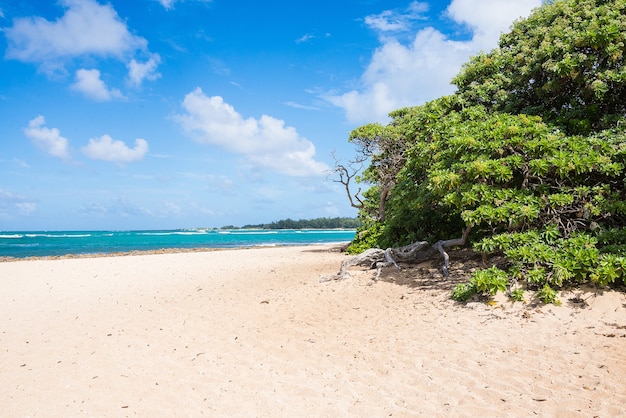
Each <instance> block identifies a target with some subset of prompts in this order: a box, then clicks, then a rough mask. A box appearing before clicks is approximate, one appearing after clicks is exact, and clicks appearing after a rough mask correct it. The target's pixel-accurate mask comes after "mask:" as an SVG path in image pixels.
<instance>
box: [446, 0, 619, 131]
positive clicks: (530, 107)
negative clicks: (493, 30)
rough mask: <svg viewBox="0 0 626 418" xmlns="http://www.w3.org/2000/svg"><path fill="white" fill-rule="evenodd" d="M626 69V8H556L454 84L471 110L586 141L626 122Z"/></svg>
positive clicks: (504, 40) (607, 1)
mask: <svg viewBox="0 0 626 418" xmlns="http://www.w3.org/2000/svg"><path fill="white" fill-rule="evenodd" d="M625 63H626V1H624V0H569V1H564V0H556V1H554V2H551V3H548V4H544V5H543V6H542V7H540V8H538V9H536V10H535V11H534V12H533V13H532V14H531V15H530V16H529V17H528V18H527V19H523V20H519V21H518V22H516V23H515V24H514V25H513V26H512V29H511V31H510V32H509V33H506V34H504V35H502V37H501V38H500V43H499V48H496V49H494V50H493V51H491V52H489V53H483V54H479V55H478V56H476V57H474V58H472V59H471V60H470V61H469V62H468V63H467V64H465V66H464V67H463V70H462V71H461V73H460V74H459V75H457V76H456V78H454V79H453V84H455V85H456V86H457V87H458V94H459V95H461V97H462V98H463V99H464V100H466V101H467V102H468V103H473V104H482V105H484V106H486V107H488V108H489V109H493V110H499V111H504V112H507V113H512V114H518V113H526V114H532V115H540V116H542V117H543V119H544V120H545V121H546V122H549V123H554V124H556V125H559V126H561V127H562V128H564V129H566V130H567V131H568V132H570V133H589V132H591V131H593V130H598V129H604V128H610V127H612V126H615V123H616V122H617V121H618V120H620V119H621V118H623V116H624V114H626V101H624V100H623V98H624V97H626V66H625V65H624V64H625Z"/></svg>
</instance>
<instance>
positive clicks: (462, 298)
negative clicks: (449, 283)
mask: <svg viewBox="0 0 626 418" xmlns="http://www.w3.org/2000/svg"><path fill="white" fill-rule="evenodd" d="M476 293H478V292H477V290H476V286H474V285H473V284H472V283H460V284H457V285H456V286H455V287H454V289H452V296H451V297H452V299H454V300H456V301H457V302H467V301H468V300H469V299H471V298H472V297H474V295H476Z"/></svg>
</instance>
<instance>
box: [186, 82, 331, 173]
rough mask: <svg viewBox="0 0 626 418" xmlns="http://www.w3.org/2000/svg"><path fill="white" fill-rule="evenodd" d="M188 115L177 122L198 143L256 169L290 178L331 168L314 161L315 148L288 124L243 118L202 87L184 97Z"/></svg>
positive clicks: (264, 117) (264, 119) (231, 107)
mask: <svg viewBox="0 0 626 418" xmlns="http://www.w3.org/2000/svg"><path fill="white" fill-rule="evenodd" d="M182 106H183V109H184V110H185V114H182V115H177V116H176V117H175V119H176V120H177V121H178V122H179V123H180V125H181V126H182V128H183V129H184V130H185V131H187V132H188V133H190V134H191V135H192V136H194V137H195V138H196V139H197V140H198V141H199V142H201V143H205V144H211V145H216V146H218V147H221V148H224V149H227V150H229V151H232V152H235V153H237V154H240V155H243V156H245V158H246V159H247V160H248V161H249V162H251V163H252V164H254V165H256V166H260V167H262V168H266V169H270V170H273V171H276V172H279V173H282V174H287V175H290V176H307V175H321V174H323V173H325V172H326V170H328V169H329V167H328V166H327V165H326V164H324V163H321V162H318V161H316V160H315V146H314V145H313V143H311V142H310V141H309V140H308V139H306V138H303V137H301V136H300V135H299V134H298V132H297V131H296V129H295V128H293V127H290V126H285V122H284V121H282V120H279V119H275V118H273V117H271V116H267V115H263V116H261V118H260V119H255V118H252V117H250V118H247V119H244V118H243V116H242V115H241V114H239V113H238V112H237V111H236V110H235V109H234V108H233V106H231V105H229V104H228V103H226V102H224V100H223V99H222V98H221V97H220V96H213V97H208V96H206V95H205V94H204V93H203V92H202V90H201V89H200V88H196V89H195V90H194V91H192V92H191V93H189V94H187V95H186V96H185V99H184V100H183V103H182Z"/></svg>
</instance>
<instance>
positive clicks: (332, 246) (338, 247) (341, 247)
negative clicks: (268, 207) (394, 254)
mask: <svg viewBox="0 0 626 418" xmlns="http://www.w3.org/2000/svg"><path fill="white" fill-rule="evenodd" d="M348 245H350V241H346V242H337V243H314V244H282V245H251V246H241V247H194V248H161V249H156V250H131V251H114V252H98V253H68V254H62V255H42V256H37V255H35V256H28V257H10V256H1V255H0V263H10V262H18V261H36V260H71V259H79V258H105V257H130V256H142V255H159V254H184V253H205V252H216V251H234V250H258V249H268V248H284V247H289V248H297V247H323V249H324V250H326V251H328V252H344V251H345V250H346V248H347V247H348Z"/></svg>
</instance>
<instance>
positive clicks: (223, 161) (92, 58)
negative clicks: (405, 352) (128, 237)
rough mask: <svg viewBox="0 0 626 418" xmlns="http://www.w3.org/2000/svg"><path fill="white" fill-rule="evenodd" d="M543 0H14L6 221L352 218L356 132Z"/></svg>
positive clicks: (1, 80) (32, 224) (153, 223)
mask: <svg viewBox="0 0 626 418" xmlns="http://www.w3.org/2000/svg"><path fill="white" fill-rule="evenodd" d="M540 4H541V1H540V0H452V1H406V0H405V1H396V0H385V1H383V0H342V1H337V0H315V1H310V0H302V1H293V0H290V1H282V0H276V1H266V2H264V1H259V0H252V1H250V0H239V1H235V0H133V1H127V0H108V1H105V0H58V1H55V0H50V1H43V0H34V1H28V2H25V1H21V0H0V53H1V55H0V74H1V76H0V230H3V231H19V230H31V231H33V230H100V229H102V230H135V229H174V228H194V227H222V226H226V225H234V226H243V225H247V224H260V223H269V222H272V221H277V220H281V219H287V218H291V219H310V218H319V217H338V216H342V217H343V216H345V217H354V216H356V214H357V211H356V209H354V208H352V207H350V205H349V201H348V199H347V197H346V194H345V189H344V188H343V186H342V185H341V184H339V183H337V182H336V181H333V176H332V167H333V166H334V164H335V159H338V160H341V161H347V160H349V159H350V158H352V157H354V156H355V149H354V146H353V145H352V144H351V143H349V142H348V137H349V134H350V132H351V131H352V130H353V129H354V128H356V127H358V126H361V125H364V124H367V123H373V122H380V123H387V122H388V121H389V119H388V116H387V115H388V113H389V112H390V111H392V110H394V109H398V108H401V107H405V106H414V105H420V104H423V103H425V102H427V101H429V100H433V99H435V98H437V97H441V96H443V95H447V94H450V93H453V92H454V86H452V85H451V84H450V80H451V79H452V77H453V76H454V75H456V74H457V73H458V72H459V70H460V68H461V66H462V64H463V63H464V62H467V61H468V59H469V58H470V57H471V56H472V55H475V54H477V53H478V52H480V51H489V50H491V49H492V48H494V47H496V46H497V41H498V38H499V35H500V34H501V33H502V32H506V31H507V30H508V28H509V27H510V25H511V23H512V22H513V21H514V20H515V19H518V18H520V17H524V16H528V15H529V13H530V11H531V10H532V9H533V8H535V7H538V6H539V5H540Z"/></svg>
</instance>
